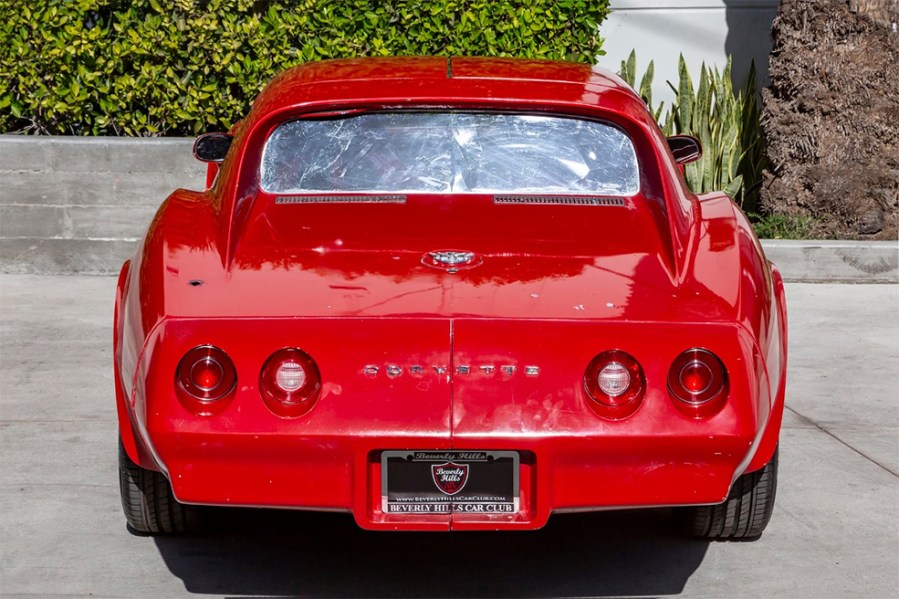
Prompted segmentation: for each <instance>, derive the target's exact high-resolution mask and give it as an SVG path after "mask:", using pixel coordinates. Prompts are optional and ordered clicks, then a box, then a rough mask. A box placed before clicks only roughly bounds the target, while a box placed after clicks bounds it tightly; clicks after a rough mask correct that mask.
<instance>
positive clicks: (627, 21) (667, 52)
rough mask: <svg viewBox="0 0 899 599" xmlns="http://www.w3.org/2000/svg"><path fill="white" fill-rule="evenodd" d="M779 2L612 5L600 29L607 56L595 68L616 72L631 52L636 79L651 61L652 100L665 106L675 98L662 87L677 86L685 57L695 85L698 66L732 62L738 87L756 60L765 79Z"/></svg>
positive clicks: (623, 1) (620, 0)
mask: <svg viewBox="0 0 899 599" xmlns="http://www.w3.org/2000/svg"><path fill="white" fill-rule="evenodd" d="M779 4H780V1H779V0H612V3H611V7H612V10H613V12H612V14H611V15H610V16H609V18H608V19H607V20H606V21H605V22H604V23H603V24H602V26H601V28H600V30H601V35H602V36H603V37H604V38H605V42H604V44H603V49H604V50H605V51H606V55H605V56H601V57H600V58H599V59H598V64H599V65H600V66H602V67H605V68H608V69H611V70H613V71H615V72H617V71H618V70H619V66H620V64H621V61H622V60H624V59H626V58H627V56H628V54H630V51H631V50H632V49H636V50H637V66H638V73H639V74H640V75H642V74H643V71H644V70H645V68H646V65H648V64H649V61H650V60H653V61H655V80H654V85H653V90H652V93H653V100H654V102H655V103H658V101H660V100H663V101H665V103H666V104H668V103H669V102H670V101H671V99H672V97H673V94H672V92H671V90H670V88H669V87H668V85H666V83H665V81H666V80H667V81H671V82H673V83H675V82H676V81H677V57H678V55H679V54H681V53H682V54H683V55H684V58H685V59H686V61H687V64H688V66H689V67H690V73H691V74H692V75H693V77H694V79H695V78H696V77H697V76H698V74H699V68H700V65H701V64H702V63H703V62H705V63H706V65H715V66H717V67H718V68H719V69H720V68H723V67H724V65H725V64H726V62H727V55H728V54H731V55H732V56H733V60H734V72H733V78H734V82H735V83H736V84H737V85H742V84H743V82H745V80H746V74H747V73H748V71H749V64H750V61H751V60H755V63H756V68H757V69H758V70H759V74H760V75H761V80H762V81H763V80H764V79H766V78H767V74H768V54H769V53H770V51H771V22H772V21H773V20H774V16H775V15H776V14H777V7H778V5H779Z"/></svg>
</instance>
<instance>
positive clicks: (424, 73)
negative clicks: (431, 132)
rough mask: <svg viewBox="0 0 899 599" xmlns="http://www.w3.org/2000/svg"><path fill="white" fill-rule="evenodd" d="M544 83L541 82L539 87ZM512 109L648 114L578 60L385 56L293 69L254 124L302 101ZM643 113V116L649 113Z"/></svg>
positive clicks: (615, 80) (613, 78)
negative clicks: (570, 108) (556, 107)
mask: <svg viewBox="0 0 899 599" xmlns="http://www.w3.org/2000/svg"><path fill="white" fill-rule="evenodd" d="M535 84H538V85H535ZM458 103H464V104H476V105H479V106H487V107H489V106H491V105H496V106H505V105H508V104H510V103H513V104H514V103H519V104H520V106H521V107H522V108H529V107H530V108H538V107H541V106H548V105H550V104H565V105H568V106H578V105H580V106H582V107H596V106H598V105H600V104H602V105H603V106H605V107H606V108H611V109H612V110H614V111H615V112H628V113H630V114H629V116H630V117H631V118H634V119H636V120H643V117H644V116H646V115H647V113H646V108H645V104H644V103H643V101H642V100H641V99H640V98H639V97H638V96H637V95H636V94H635V93H634V91H633V90H632V89H631V88H630V87H629V86H628V85H627V84H626V83H625V82H624V81H623V80H622V79H621V78H619V77H618V76H617V75H615V74H613V73H611V72H609V71H607V70H605V69H600V68H597V67H592V66H590V65H586V64H580V63H573V62H559V61H549V60H531V59H514V58H476V57H377V58H353V59H339V60H324V61H319V62H311V63H305V64H302V65H299V66H296V67H293V68H290V69H287V70H285V71H284V72H282V73H281V74H280V75H278V76H276V77H275V78H274V79H273V80H272V82H271V83H270V84H269V85H268V86H267V87H266V88H265V89H264V90H263V92H262V93H261V94H260V95H259V97H258V98H257V99H256V101H255V102H254V105H253V110H252V112H251V114H250V115H248V116H249V117H250V120H251V121H255V120H258V119H263V118H265V117H266V116H268V115H270V114H272V113H273V112H281V111H282V110H284V109H290V108H294V107H302V106H316V105H318V106H321V105H326V106H327V105H335V106H353V105H362V104H367V105H371V104H383V105H390V106H400V105H416V104H418V105H444V104H445V105H456V104H458ZM641 113H642V114H641Z"/></svg>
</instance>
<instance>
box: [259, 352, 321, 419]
mask: <svg viewBox="0 0 899 599" xmlns="http://www.w3.org/2000/svg"><path fill="white" fill-rule="evenodd" d="M321 387H322V384H321V376H320V375H319V373H318V367H317V366H316V365H315V361H314V360H313V359H312V358H311V357H310V356H309V354H307V353H306V352H304V351H302V350H299V349H295V348H285V349H279V350H278V351H276V352H275V353H273V354H272V355H271V356H269V358H268V360H266V361H265V364H264V365H263V366H262V373H261V374H260V375H259V390H260V392H261V393H262V398H263V400H265V404H266V405H267V406H268V407H269V409H270V410H272V411H273V412H275V413H276V414H278V415H279V416H299V415H301V414H305V413H306V412H308V411H309V410H310V409H311V408H312V405H313V404H314V403H315V401H316V400H317V399H318V396H319V394H320V393H321Z"/></svg>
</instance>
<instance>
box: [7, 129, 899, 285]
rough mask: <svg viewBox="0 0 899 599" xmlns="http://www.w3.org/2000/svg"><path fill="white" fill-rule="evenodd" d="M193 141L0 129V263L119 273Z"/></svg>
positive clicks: (871, 275) (809, 267) (776, 251)
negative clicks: (4, 131) (20, 133)
mask: <svg viewBox="0 0 899 599" xmlns="http://www.w3.org/2000/svg"><path fill="white" fill-rule="evenodd" d="M191 143H192V142H191V140H186V139H138V140H135V139H122V138H95V139H91V138H65V137H25V136H13V135H0V272H5V273H20V274H25V273H37V274H73V273H80V274H101V275H105V274H115V273H117V272H118V269H119V267H120V266H121V264H122V262H123V261H124V260H125V259H126V258H128V257H130V255H131V254H132V253H133V252H134V248H135V247H136V245H137V242H138V240H139V239H140V238H141V237H142V236H143V234H144V231H145V230H146V227H147V224H149V222H150V219H151V218H152V217H153V214H154V213H155V212H156V209H157V208H158V207H159V204H160V203H161V202H162V201H163V200H164V199H165V198H166V197H167V196H168V195H169V193H171V191H172V190H173V189H176V188H178V187H184V188H188V189H203V187H204V183H205V166H204V165H203V164H201V163H199V162H197V161H196V160H194V158H193V157H192V156H191V152H190V150H191ZM762 244H763V245H764V246H765V251H766V253H767V255H768V258H769V259H770V260H771V261H772V262H774V263H775V264H777V265H778V267H779V268H780V270H781V272H782V273H783V275H784V278H785V279H787V280H788V281H804V282H848V283H899V247H897V243H895V242H847V241H780V240H763V242H762Z"/></svg>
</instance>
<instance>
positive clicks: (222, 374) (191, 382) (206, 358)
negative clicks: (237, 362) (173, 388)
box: [176, 345, 237, 402]
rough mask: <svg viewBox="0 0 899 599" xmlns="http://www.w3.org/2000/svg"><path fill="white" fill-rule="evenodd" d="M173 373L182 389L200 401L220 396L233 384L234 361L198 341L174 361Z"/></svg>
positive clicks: (220, 397) (231, 387) (235, 374)
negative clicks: (175, 362)
mask: <svg viewBox="0 0 899 599" xmlns="http://www.w3.org/2000/svg"><path fill="white" fill-rule="evenodd" d="M176 377H177V384H178V386H179V387H180V388H181V390H182V391H184V392H185V393H187V394H188V395H189V396H190V397H193V398H194V399H198V400H200V401H203V402H209V401H216V400H219V399H222V398H223V397H225V396H226V395H228V394H229V393H231V391H232V390H233V389H234V386H235V385H236V384H237V371H236V370H235V369H234V362H232V361H231V358H229V357H228V354H226V353H225V352H224V351H222V350H221V349H219V348H217V347H215V346H213V345H201V346H199V347H195V348H193V349H192V350H190V351H189V352H187V353H186V354H185V355H184V357H183V358H181V362H180V363H179V364H178V371H177V374H176Z"/></svg>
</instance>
